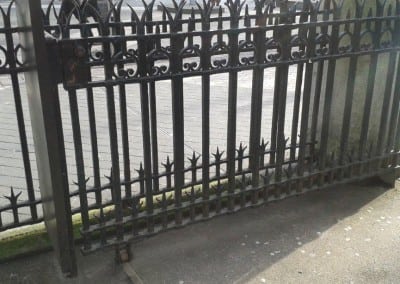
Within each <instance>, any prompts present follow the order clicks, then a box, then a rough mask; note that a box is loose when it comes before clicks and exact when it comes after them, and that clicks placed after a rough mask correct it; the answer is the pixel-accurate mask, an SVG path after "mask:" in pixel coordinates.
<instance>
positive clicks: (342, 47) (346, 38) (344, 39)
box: [338, 32, 353, 54]
mask: <svg viewBox="0 0 400 284" xmlns="http://www.w3.org/2000/svg"><path fill="white" fill-rule="evenodd" d="M351 38H352V34H351V33H350V32H343V33H341V34H340V35H339V45H338V52H339V53H340V54H344V53H348V52H351V51H352V50H353V47H352V45H351V43H352V42H351Z"/></svg>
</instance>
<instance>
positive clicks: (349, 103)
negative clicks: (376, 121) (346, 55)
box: [339, 1, 363, 177]
mask: <svg viewBox="0 0 400 284" xmlns="http://www.w3.org/2000/svg"><path fill="white" fill-rule="evenodd" d="M359 4H360V3H359V2H358V1H356V8H355V10H356V13H355V17H356V18H361V17H362V13H363V7H362V6H361V5H359ZM361 26H362V24H361V22H355V23H354V28H353V32H352V38H351V43H350V44H351V48H352V51H359V50H360V37H361ZM357 65H358V55H352V56H351V57H350V62H349V71H348V75H347V84H346V86H347V88H346V94H345V103H344V112H343V121H342V132H341V140H340V152H339V164H340V165H341V166H343V165H344V163H345V157H346V155H347V154H348V146H349V145H348V143H349V135H350V124H351V123H350V121H351V115H352V108H353V95H354V91H355V85H356V82H355V81H356V75H357ZM343 174H344V171H343V170H342V171H340V175H341V177H343Z"/></svg>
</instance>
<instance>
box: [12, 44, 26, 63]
mask: <svg viewBox="0 0 400 284" xmlns="http://www.w3.org/2000/svg"><path fill="white" fill-rule="evenodd" d="M23 49H24V47H23V46H22V45H21V44H20V43H19V44H17V45H16V46H15V48H14V56H15V61H16V62H17V66H18V67H23V66H25V65H26V64H27V62H26V61H22V54H21V51H22V50H23Z"/></svg>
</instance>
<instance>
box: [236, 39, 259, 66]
mask: <svg viewBox="0 0 400 284" xmlns="http://www.w3.org/2000/svg"><path fill="white" fill-rule="evenodd" d="M254 50H255V44H254V42H252V41H245V40H244V41H241V42H240V43H239V64H240V65H244V66H247V65H252V64H254V63H255V60H254Z"/></svg>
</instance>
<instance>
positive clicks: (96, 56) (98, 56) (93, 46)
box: [88, 42, 104, 61]
mask: <svg viewBox="0 0 400 284" xmlns="http://www.w3.org/2000/svg"><path fill="white" fill-rule="evenodd" d="M88 49H89V57H90V59H91V60H92V61H102V60H103V58H104V52H103V47H102V46H101V44H100V43H98V42H91V43H89V48H88Z"/></svg>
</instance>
